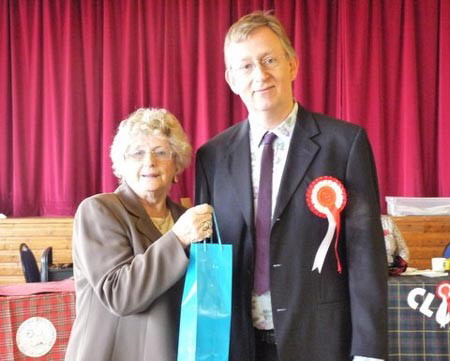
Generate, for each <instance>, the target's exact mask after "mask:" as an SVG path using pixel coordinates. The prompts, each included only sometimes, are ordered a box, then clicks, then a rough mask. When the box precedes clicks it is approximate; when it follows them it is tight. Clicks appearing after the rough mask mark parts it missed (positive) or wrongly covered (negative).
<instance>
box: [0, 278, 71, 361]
mask: <svg viewBox="0 0 450 361" xmlns="http://www.w3.org/2000/svg"><path fill="white" fill-rule="evenodd" d="M41 292H46V293H41ZM5 293H6V294H9V295H7V296H5V295H4V294H5ZM2 294H3V296H2ZM30 317H43V318H46V319H47V320H49V321H51V323H52V324H53V326H54V327H55V329H56V341H55V344H54V345H53V347H52V348H51V350H50V351H49V352H48V353H47V354H45V355H43V356H41V357H27V356H26V355H24V354H23V353H22V352H21V351H20V350H19V348H18V347H17V344H16V334H17V330H18V329H19V326H20V325H21V324H22V323H23V322H24V321H25V320H27V319H29V318H30ZM74 318H75V293H74V290H73V281H72V280H65V281H59V282H42V283H34V284H31V283H27V284H22V285H14V286H8V287H7V286H1V287H0V359H1V361H19V360H30V361H31V360H35V361H44V360H45V361H52V360H58V361H59V360H64V354H65V352H66V348H67V343H68V341H69V336H70V331H71V328H72V323H73V320H74Z"/></svg>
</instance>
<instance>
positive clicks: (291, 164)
mask: <svg viewBox="0 0 450 361" xmlns="http://www.w3.org/2000/svg"><path fill="white" fill-rule="evenodd" d="M249 129H250V127H249V122H248V120H247V121H245V122H243V123H242V126H241V127H239V128H238V131H237V132H236V133H235V134H234V137H233V138H232V139H230V148H229V152H228V154H227V155H226V156H225V161H226V163H225V164H227V171H228V173H229V177H230V178H229V179H230V180H231V183H232V185H233V188H234V190H235V192H236V195H237V199H238V202H239V206H240V208H241V211H242V213H243V215H244V218H245V221H246V223H247V225H248V226H249V227H252V226H253V224H254V221H253V220H254V209H253V208H254V207H253V191H252V184H251V179H252V178H251V165H250V140H249ZM319 133H320V130H319V127H318V125H317V123H316V121H315V119H314V117H313V114H312V113H310V112H308V111H306V110H305V109H304V108H303V107H301V106H300V105H299V108H298V113H297V119H296V124H295V126H294V131H293V135H292V140H291V144H290V148H289V152H288V156H287V159H286V164H285V167H284V171H283V176H282V179H281V184H280V190H279V192H278V198H277V204H276V207H275V212H274V216H273V219H274V220H276V219H277V218H279V217H280V215H281V213H282V212H283V210H284V209H285V208H286V206H287V204H288V202H289V200H290V199H291V198H292V196H293V195H294V193H295V191H296V189H297V188H298V186H299V184H300V183H301V181H302V180H303V178H304V177H305V174H306V172H307V171H308V168H309V166H310V165H311V162H312V161H313V159H314V157H315V155H316V153H317V152H318V151H319V149H320V146H319V145H318V144H317V143H316V142H315V141H314V140H313V139H312V138H313V137H314V136H316V135H317V134H319ZM244 154H245V155H247V156H243V155H244Z"/></svg>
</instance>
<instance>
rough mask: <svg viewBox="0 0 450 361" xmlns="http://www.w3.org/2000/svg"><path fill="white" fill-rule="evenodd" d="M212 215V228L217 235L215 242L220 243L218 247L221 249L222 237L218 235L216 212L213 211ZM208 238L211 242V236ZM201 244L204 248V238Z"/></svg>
mask: <svg viewBox="0 0 450 361" xmlns="http://www.w3.org/2000/svg"><path fill="white" fill-rule="evenodd" d="M212 216H213V223H214V230H215V232H216V235H217V243H219V244H220V249H222V238H221V237H220V232H219V226H218V223H217V218H216V212H214V211H213V213H212ZM209 239H210V240H211V243H212V238H211V237H209ZM203 245H204V247H205V248H206V238H205V239H204V240H203Z"/></svg>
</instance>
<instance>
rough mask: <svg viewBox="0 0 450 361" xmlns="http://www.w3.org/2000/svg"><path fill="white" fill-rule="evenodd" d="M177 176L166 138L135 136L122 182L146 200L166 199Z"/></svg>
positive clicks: (156, 134)
mask: <svg viewBox="0 0 450 361" xmlns="http://www.w3.org/2000/svg"><path fill="white" fill-rule="evenodd" d="M175 175H176V164H175V157H174V153H173V151H172V149H171V147H170V144H169V140H168V139H167V137H165V136H163V135H159V134H158V133H154V134H152V135H136V136H134V137H133V138H132V139H131V142H130V146H129V147H128V150H127V152H126V153H125V163H124V169H123V179H124V180H125V181H126V182H127V184H128V185H129V186H130V187H131V189H133V191H134V192H135V193H136V194H137V195H138V196H139V197H140V198H143V199H148V198H149V197H150V198H151V199H154V198H155V197H156V198H157V199H165V198H166V196H167V194H168V193H169V191H170V187H171V185H172V182H173V179H174V177H175Z"/></svg>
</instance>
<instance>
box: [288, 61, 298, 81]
mask: <svg viewBox="0 0 450 361" xmlns="http://www.w3.org/2000/svg"><path fill="white" fill-rule="evenodd" d="M289 66H290V68H291V80H292V81H294V80H295V78H296V77H297V73H298V68H299V66H300V61H299V60H298V58H297V56H294V57H292V58H290V59H289Z"/></svg>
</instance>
